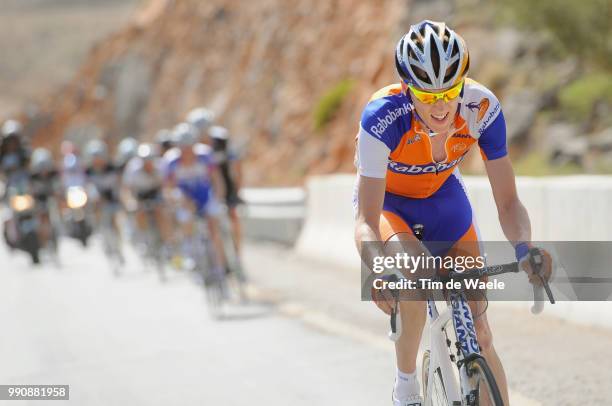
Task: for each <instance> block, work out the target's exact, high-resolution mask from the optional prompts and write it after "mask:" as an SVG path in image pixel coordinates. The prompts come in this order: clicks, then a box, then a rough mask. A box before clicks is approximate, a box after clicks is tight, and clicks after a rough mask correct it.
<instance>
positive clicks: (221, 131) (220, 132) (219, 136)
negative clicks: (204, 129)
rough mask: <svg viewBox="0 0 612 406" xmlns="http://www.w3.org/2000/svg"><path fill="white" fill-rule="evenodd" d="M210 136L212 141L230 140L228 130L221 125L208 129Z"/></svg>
mask: <svg viewBox="0 0 612 406" xmlns="http://www.w3.org/2000/svg"><path fill="white" fill-rule="evenodd" d="M208 135H210V137H211V138H212V139H216V140H227V139H229V131H227V128H225V127H221V126H220V125H214V126H212V127H210V128H209V129H208Z"/></svg>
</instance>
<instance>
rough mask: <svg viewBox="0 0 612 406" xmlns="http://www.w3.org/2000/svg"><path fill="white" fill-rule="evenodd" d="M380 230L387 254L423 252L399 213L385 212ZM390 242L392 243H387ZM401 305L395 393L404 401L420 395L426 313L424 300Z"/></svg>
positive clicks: (415, 253)
mask: <svg viewBox="0 0 612 406" xmlns="http://www.w3.org/2000/svg"><path fill="white" fill-rule="evenodd" d="M379 230H380V234H381V239H382V240H383V241H384V242H385V255H390V256H393V255H395V254H396V253H404V252H406V251H408V252H410V253H411V254H412V255H420V254H421V253H422V252H424V251H425V250H424V249H422V251H421V252H415V250H416V249H417V248H418V247H421V245H420V244H419V243H418V240H417V238H416V237H415V236H414V235H413V233H412V230H411V228H410V226H409V225H408V223H407V222H406V221H405V220H404V219H402V218H401V217H400V216H399V215H398V214H396V213H393V212H391V211H386V210H385V211H383V212H382V214H381V218H380V225H379ZM388 242H393V243H392V244H388ZM404 242H405V243H406V244H404ZM399 306H400V317H401V322H402V326H403V329H402V334H401V336H400V337H399V339H398V340H397V341H396V342H395V355H396V362H397V369H398V371H397V377H396V382H395V387H394V390H393V396H394V398H397V399H398V400H405V399H410V398H411V397H414V396H418V395H419V393H420V389H419V383H418V378H417V376H416V362H417V353H418V349H419V344H420V342H421V335H422V333H423V327H424V326H425V321H426V318H427V314H426V311H425V302H423V301H418V300H402V301H400V303H399ZM383 310H384V309H383Z"/></svg>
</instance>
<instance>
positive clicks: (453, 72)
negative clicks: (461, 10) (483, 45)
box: [395, 20, 470, 90]
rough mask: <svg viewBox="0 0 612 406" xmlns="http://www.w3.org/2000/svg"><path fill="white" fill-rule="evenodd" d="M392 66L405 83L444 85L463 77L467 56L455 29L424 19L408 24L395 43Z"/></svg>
mask: <svg viewBox="0 0 612 406" xmlns="http://www.w3.org/2000/svg"><path fill="white" fill-rule="evenodd" d="M395 66H396V68H397V72H398V73H399V75H400V77H401V78H402V79H403V80H404V81H405V82H406V83H409V84H411V85H413V86H415V87H417V88H419V89H424V90H433V89H447V88H450V87H452V86H454V85H456V84H457V83H459V82H460V81H461V80H463V79H464V78H465V76H466V75H467V72H468V69H469V67H470V58H469V54H468V49H467V46H466V45H465V41H464V40H463V38H461V37H460V36H459V35H458V34H457V33H456V32H455V31H453V30H451V29H450V28H448V27H447V26H446V24H445V23H441V22H436V21H430V20H425V21H421V22H420V23H418V24H415V25H413V26H411V27H410V31H408V33H407V34H406V35H404V36H403V37H402V39H400V40H399V42H398V43H397V47H396V49H395Z"/></svg>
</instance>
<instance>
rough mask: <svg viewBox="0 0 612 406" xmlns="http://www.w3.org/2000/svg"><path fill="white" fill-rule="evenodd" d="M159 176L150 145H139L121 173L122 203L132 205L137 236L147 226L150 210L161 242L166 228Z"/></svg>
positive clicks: (156, 159)
mask: <svg viewBox="0 0 612 406" xmlns="http://www.w3.org/2000/svg"><path fill="white" fill-rule="evenodd" d="M163 180H164V178H163V174H162V171H161V169H160V158H159V156H158V153H157V149H156V148H155V145H153V144H141V145H140V146H139V147H138V150H137V152H136V156H135V157H133V158H132V159H131V160H130V161H129V162H128V163H127V165H126V167H125V170H124V171H123V186H124V187H125V191H126V194H124V203H125V205H126V206H133V207H134V208H135V212H136V225H137V227H138V231H139V232H140V233H145V232H147V230H148V227H149V218H148V217H147V211H146V210H152V212H153V215H154V218H155V222H156V226H157V227H158V230H157V231H159V234H160V237H161V239H162V242H164V241H167V234H168V227H167V224H166V223H167V222H166V215H165V212H164V207H163V206H162V203H163V196H162V186H163Z"/></svg>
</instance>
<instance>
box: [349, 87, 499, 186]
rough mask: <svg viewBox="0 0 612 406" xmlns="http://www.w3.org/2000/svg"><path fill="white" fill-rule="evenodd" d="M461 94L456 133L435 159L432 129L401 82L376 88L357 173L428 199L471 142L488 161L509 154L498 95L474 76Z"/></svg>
mask: <svg viewBox="0 0 612 406" xmlns="http://www.w3.org/2000/svg"><path fill="white" fill-rule="evenodd" d="M461 97H462V100H461V103H460V105H459V114H457V115H456V117H455V122H454V131H452V132H451V135H450V136H449V137H448V138H447V140H446V145H445V148H446V153H447V156H446V160H445V161H443V162H435V161H434V159H433V156H432V147H431V142H430V140H429V135H428V130H427V128H425V127H424V125H423V124H422V123H421V121H420V120H419V119H418V118H417V116H416V113H415V112H414V111H413V106H412V104H411V101H410V99H409V97H408V96H406V95H405V94H404V93H403V92H402V88H401V85H400V84H399V83H398V84H395V85H390V86H387V87H385V88H383V89H381V90H379V91H378V92H376V93H375V94H374V95H373V96H372V98H371V99H370V101H369V102H368V104H367V106H366V108H365V109H364V111H363V114H362V117H361V125H360V131H359V135H358V154H357V162H356V164H357V166H358V168H359V173H360V174H361V175H363V176H369V177H375V178H386V190H387V191H388V192H390V193H393V194H397V195H401V196H406V197H412V198H426V197H429V196H431V195H432V194H433V193H435V192H436V191H437V190H438V189H439V188H440V187H441V186H442V185H443V184H444V182H445V181H446V180H447V179H448V177H449V176H450V175H451V173H452V172H453V169H454V168H455V167H456V166H457V165H458V164H459V163H460V162H461V161H462V160H463V159H464V158H465V156H466V154H467V152H468V151H469V149H470V147H471V146H472V145H473V144H475V143H478V146H479V147H480V152H481V155H482V157H483V159H485V160H493V159H498V158H501V157H503V156H505V155H506V154H507V150H506V124H505V121H504V116H503V114H502V112H501V106H500V104H499V101H498V100H497V98H496V97H495V96H494V95H493V93H492V92H491V91H490V90H489V89H487V88H486V87H484V86H483V85H481V84H479V83H478V82H476V81H474V80H471V79H466V81H465V84H464V88H463V91H462V95H461Z"/></svg>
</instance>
